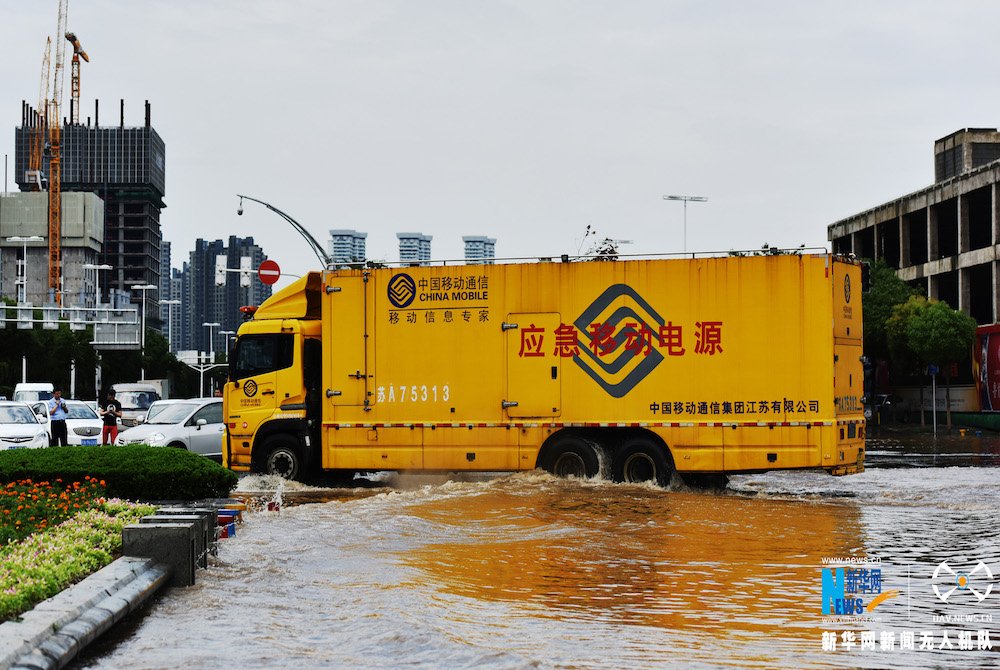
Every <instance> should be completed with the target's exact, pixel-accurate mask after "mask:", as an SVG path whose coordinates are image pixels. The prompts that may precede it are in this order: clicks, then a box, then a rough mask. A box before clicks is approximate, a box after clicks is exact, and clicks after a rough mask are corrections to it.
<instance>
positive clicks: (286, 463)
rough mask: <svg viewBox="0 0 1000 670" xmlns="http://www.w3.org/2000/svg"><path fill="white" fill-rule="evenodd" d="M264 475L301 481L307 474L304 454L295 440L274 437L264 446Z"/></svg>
mask: <svg viewBox="0 0 1000 670" xmlns="http://www.w3.org/2000/svg"><path fill="white" fill-rule="evenodd" d="M261 464H262V466H263V468H262V470H263V472H264V474H267V475H277V476H279V477H281V478H283V479H299V478H300V477H301V476H302V475H303V474H305V472H304V471H305V468H304V465H305V464H304V463H303V461H302V453H301V452H300V451H299V448H298V445H297V444H296V443H295V440H293V439H291V438H289V437H274V438H271V439H270V440H268V441H267V442H266V443H265V445H264V458H263V460H262V462H261Z"/></svg>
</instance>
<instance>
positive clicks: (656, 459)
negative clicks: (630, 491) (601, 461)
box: [611, 437, 673, 486]
mask: <svg viewBox="0 0 1000 670" xmlns="http://www.w3.org/2000/svg"><path fill="white" fill-rule="evenodd" d="M672 471H673V468H672V467H670V459H669V458H668V457H667V455H666V454H665V453H664V449H663V447H661V446H660V445H659V444H657V443H656V442H655V441H653V440H650V439H649V438H645V437H638V438H633V439H630V440H627V441H626V442H625V444H623V445H622V447H621V449H619V450H618V451H617V452H616V453H615V457H614V459H613V460H612V461H611V477H612V478H613V479H614V480H615V481H616V482H625V483H628V484H641V483H645V482H651V483H653V484H657V485H659V486H666V485H667V484H669V483H670V474H671V472H672Z"/></svg>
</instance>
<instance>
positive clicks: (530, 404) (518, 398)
mask: <svg viewBox="0 0 1000 670" xmlns="http://www.w3.org/2000/svg"><path fill="white" fill-rule="evenodd" d="M560 324H561V319H560V318H559V314H557V313H554V312H535V313H531V314H527V313H516V314H508V315H507V318H506V320H505V323H504V328H505V332H506V336H507V337H506V346H507V397H506V398H504V399H503V401H502V406H503V408H504V409H505V410H506V412H507V416H508V417H509V418H512V419H514V418H530V417H555V416H559V414H560V412H561V408H562V356H560V355H559V354H558V352H557V350H556V331H557V329H558V328H559V326H560Z"/></svg>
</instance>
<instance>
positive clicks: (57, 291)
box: [46, 0, 68, 305]
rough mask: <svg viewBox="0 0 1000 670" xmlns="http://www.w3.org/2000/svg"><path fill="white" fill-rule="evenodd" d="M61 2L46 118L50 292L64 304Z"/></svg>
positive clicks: (63, 18)
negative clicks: (47, 136)
mask: <svg viewBox="0 0 1000 670" xmlns="http://www.w3.org/2000/svg"><path fill="white" fill-rule="evenodd" d="M67 2H68V0H59V19H58V27H57V28H56V36H57V39H56V64H55V68H54V71H53V80H52V100H51V101H50V102H49V111H48V114H47V115H46V116H47V119H48V127H49V290H50V291H51V292H52V293H53V295H54V297H55V302H56V304H60V305H61V304H62V285H61V284H62V281H61V280H62V161H61V155H60V153H61V139H62V119H61V117H60V116H59V105H60V103H61V102H62V84H63V80H62V70H63V56H64V54H65V52H66V50H65V44H66V42H64V41H63V40H61V39H58V36H59V35H65V34H66V4H67Z"/></svg>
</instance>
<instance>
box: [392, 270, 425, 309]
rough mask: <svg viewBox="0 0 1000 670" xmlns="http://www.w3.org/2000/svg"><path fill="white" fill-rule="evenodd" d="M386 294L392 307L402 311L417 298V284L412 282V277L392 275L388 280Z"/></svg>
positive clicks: (401, 274) (401, 273)
mask: <svg viewBox="0 0 1000 670" xmlns="http://www.w3.org/2000/svg"><path fill="white" fill-rule="evenodd" d="M386 294H387V296H388V298H389V302H391V303H392V306H393V307H395V308H396V309H404V308H405V307H409V305H410V303H411V302H413V299H414V298H415V297H416V296H417V283H416V282H415V281H413V277H411V276H410V275H408V274H406V273H405V272H400V273H399V274H395V275H393V276H392V279H390V280H389V285H388V287H387V288H386Z"/></svg>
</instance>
